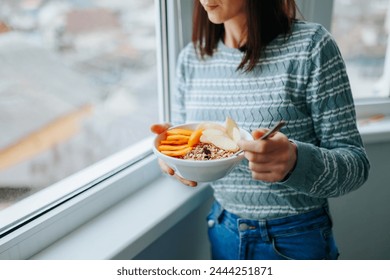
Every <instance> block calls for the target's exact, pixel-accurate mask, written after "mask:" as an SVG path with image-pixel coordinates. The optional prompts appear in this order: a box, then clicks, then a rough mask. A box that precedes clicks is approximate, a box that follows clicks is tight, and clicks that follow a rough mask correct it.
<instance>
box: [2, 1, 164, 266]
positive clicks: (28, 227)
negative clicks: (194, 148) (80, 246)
mask: <svg viewBox="0 0 390 280" xmlns="http://www.w3.org/2000/svg"><path fill="white" fill-rule="evenodd" d="M166 2H167V1H165V0H155V3H154V4H155V13H156V28H155V30H156V51H157V73H158V77H157V78H158V102H159V104H158V105H159V118H160V121H164V120H165V119H166V118H167V117H166V116H168V113H167V112H169V106H168V105H167V104H169V96H168V94H167V93H168V87H169V84H167V83H166V82H164V81H166V80H167V77H169V73H168V71H169V70H168V69H169V68H170V67H169V66H168V65H167V63H168V60H167V58H168V49H169V47H168V46H167V44H168V37H167V29H168V28H167V14H166V13H167V3H166ZM152 141H153V137H152V136H150V137H147V138H145V139H144V140H141V141H139V142H138V143H137V144H135V145H132V146H130V147H128V148H127V149H125V150H123V151H120V152H118V153H116V154H114V155H111V156H109V157H108V158H106V159H104V160H102V161H100V162H98V163H96V164H93V165H91V166H90V167H88V168H86V169H83V170H81V171H79V172H77V173H76V174H74V175H71V176H69V177H67V178H65V179H64V180H61V181H60V182H58V183H56V184H54V185H52V186H49V187H48V188H46V189H44V190H41V191H39V192H37V193H35V194H33V195H31V196H29V197H27V198H25V199H23V200H21V201H20V202H18V203H15V204H14V205H11V206H9V207H8V208H5V209H3V210H2V211H0V221H2V223H1V224H0V259H28V258H30V257H31V256H33V255H34V254H36V253H37V252H39V251H41V250H43V249H44V248H45V247H47V246H49V245H50V244H52V243H53V242H55V241H57V240H59V239H60V238H62V237H64V236H65V235H66V234H68V233H70V232H72V231H74V230H75V229H77V228H78V227H80V226H81V225H83V224H84V223H86V222H87V221H89V220H90V219H92V218H94V217H96V216H98V215H99V214H101V213H102V212H104V211H105V210H107V209H109V208H110V207H113V206H115V205H116V204H117V203H118V202H120V201H121V200H123V199H124V198H126V197H128V196H130V195H131V194H133V193H134V192H136V191H137V190H139V189H140V188H141V187H143V186H145V185H147V184H150V183H151V182H152V181H154V180H156V179H157V178H158V177H159V176H161V171H160V169H159V167H158V164H157V160H156V158H155V156H154V155H153V152H152V150H151V146H152Z"/></svg>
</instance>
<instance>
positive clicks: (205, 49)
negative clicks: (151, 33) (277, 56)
mask: <svg viewBox="0 0 390 280" xmlns="http://www.w3.org/2000/svg"><path fill="white" fill-rule="evenodd" d="M246 1H247V4H246V15H247V26H248V30H247V34H248V36H247V41H246V43H245V47H243V48H242V51H243V52H244V57H243V59H242V61H241V63H240V65H238V67H237V70H240V69H243V70H245V71H248V72H249V71H251V70H253V68H254V67H255V66H256V63H257V62H258V61H259V59H260V56H261V53H262V51H263V50H264V48H265V47H266V46H267V45H268V44H269V43H270V42H271V41H272V40H273V39H275V38H276V37H277V36H278V35H280V34H285V35H287V34H289V33H290V32H291V26H292V23H293V21H294V19H295V17H296V4H295V1H294V0H246ZM194 4H195V6H194V13H193V25H192V26H193V27H192V42H193V43H194V46H195V48H196V49H197V50H198V52H199V54H200V56H201V57H202V58H203V57H205V56H206V55H210V56H211V55H213V53H214V50H215V49H216V48H217V44H218V42H219V40H221V39H223V36H224V26H223V24H214V23H212V22H211V21H210V20H209V19H208V16H207V12H206V11H205V10H204V8H203V7H202V5H201V4H200V3H199V0H195V1H194Z"/></svg>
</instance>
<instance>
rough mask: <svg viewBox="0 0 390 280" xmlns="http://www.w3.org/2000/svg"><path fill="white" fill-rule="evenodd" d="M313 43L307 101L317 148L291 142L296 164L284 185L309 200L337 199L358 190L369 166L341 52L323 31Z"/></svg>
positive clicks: (317, 34) (309, 62)
mask: <svg viewBox="0 0 390 280" xmlns="http://www.w3.org/2000/svg"><path fill="white" fill-rule="evenodd" d="M313 39H314V40H313V42H314V43H313V44H312V49H311V50H310V51H309V53H310V55H309V59H308V63H307V66H308V68H307V69H308V70H307V71H308V72H307V74H308V75H309V80H308V84H307V90H306V98H307V110H308V112H309V114H310V116H311V119H312V124H313V128H314V131H315V134H316V137H317V143H315V144H309V143H303V142H299V141H295V143H296V144H297V147H298V158H297V163H296V166H295V169H294V171H293V172H292V174H291V175H290V177H289V178H288V179H287V180H286V181H284V182H283V184H285V185H286V186H288V187H291V188H293V189H295V190H297V191H299V192H303V193H305V194H307V195H309V196H313V197H321V198H328V197H337V196H341V195H344V194H346V193H348V192H350V191H353V190H355V189H357V188H359V187H360V186H361V185H362V184H363V183H364V182H365V181H366V180H367V177H368V173H369V169H370V164H369V161H368V158H367V156H366V153H365V149H364V147H363V143H362V139H361V136H360V134H359V131H358V129H357V125H356V114H355V107H354V103H353V98H352V93H351V89H350V85H349V81H348V77H347V73H346V69H345V64H344V61H343V59H342V57H341V54H340V51H339V49H338V47H337V45H336V43H335V42H334V40H333V38H332V37H331V35H330V34H329V33H328V32H327V31H326V30H325V29H323V28H321V29H319V30H318V31H317V33H316V35H315V37H314V38H313Z"/></svg>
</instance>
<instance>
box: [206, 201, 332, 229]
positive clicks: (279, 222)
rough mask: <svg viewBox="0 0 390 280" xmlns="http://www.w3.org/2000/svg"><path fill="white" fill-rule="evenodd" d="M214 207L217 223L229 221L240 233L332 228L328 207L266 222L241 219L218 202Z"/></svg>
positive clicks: (266, 220) (265, 220)
mask: <svg viewBox="0 0 390 280" xmlns="http://www.w3.org/2000/svg"><path fill="white" fill-rule="evenodd" d="M213 207H215V208H214V214H215V218H216V219H217V222H221V221H222V220H223V219H227V220H228V221H229V223H228V224H230V225H231V226H232V229H233V230H235V231H240V230H241V229H259V228H260V229H262V230H263V231H264V230H265V229H266V230H267V234H269V235H274V234H284V233H291V232H294V231H302V230H308V229H311V228H313V229H314V228H318V227H322V226H327V227H332V221H331V218H330V215H329V208H328V207H327V206H324V207H319V208H317V209H314V210H311V211H308V212H304V213H300V214H296V215H291V216H286V217H282V218H275V219H264V220H252V219H244V218H240V217H239V216H237V215H235V214H233V213H230V212H228V211H226V210H225V209H223V207H222V206H221V205H220V204H219V203H218V202H215V203H214V205H213ZM241 225H245V226H241Z"/></svg>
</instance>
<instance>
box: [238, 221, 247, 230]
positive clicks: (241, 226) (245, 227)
mask: <svg viewBox="0 0 390 280" xmlns="http://www.w3.org/2000/svg"><path fill="white" fill-rule="evenodd" d="M248 228H249V226H248V225H247V224H245V223H242V224H240V225H239V229H240V230H247V229H248Z"/></svg>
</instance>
